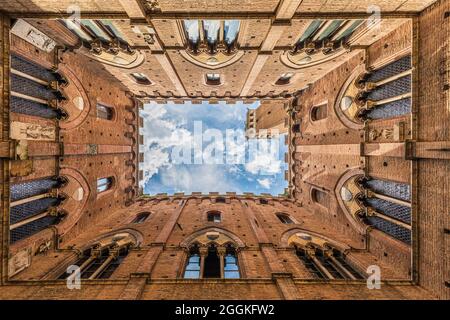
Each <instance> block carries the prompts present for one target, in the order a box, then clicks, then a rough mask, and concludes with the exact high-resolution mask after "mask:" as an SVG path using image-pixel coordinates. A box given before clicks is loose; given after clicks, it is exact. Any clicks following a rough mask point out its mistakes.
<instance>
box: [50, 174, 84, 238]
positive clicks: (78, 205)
mask: <svg viewBox="0 0 450 320" xmlns="http://www.w3.org/2000/svg"><path fill="white" fill-rule="evenodd" d="M60 175H61V176H64V177H65V178H66V179H67V181H68V182H67V184H66V185H65V186H64V187H63V188H62V189H61V192H62V193H64V194H65V195H66V196H67V198H66V200H65V201H64V202H63V204H62V205H61V206H60V209H62V210H64V211H66V212H68V214H67V216H66V217H65V219H63V220H62V221H61V222H60V223H59V224H58V225H57V226H56V228H57V229H58V234H59V235H64V234H65V233H67V232H68V231H69V230H70V229H72V227H73V226H74V225H75V223H77V222H78V220H79V219H80V218H81V215H82V213H83V210H84V207H85V206H86V204H87V201H88V199H89V196H90V193H91V190H90V187H89V183H88V181H87V180H86V178H85V177H84V175H83V174H82V173H81V172H79V171H78V170H76V169H74V168H69V167H63V168H61V170H60Z"/></svg>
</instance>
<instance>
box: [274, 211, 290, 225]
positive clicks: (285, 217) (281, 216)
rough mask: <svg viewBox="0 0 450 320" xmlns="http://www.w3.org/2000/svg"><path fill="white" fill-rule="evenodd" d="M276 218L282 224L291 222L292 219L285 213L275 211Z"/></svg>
mask: <svg viewBox="0 0 450 320" xmlns="http://www.w3.org/2000/svg"><path fill="white" fill-rule="evenodd" d="M277 217H278V219H279V220H280V221H281V222H282V223H284V224H293V223H294V221H292V219H291V218H290V217H289V215H287V214H285V213H277Z"/></svg>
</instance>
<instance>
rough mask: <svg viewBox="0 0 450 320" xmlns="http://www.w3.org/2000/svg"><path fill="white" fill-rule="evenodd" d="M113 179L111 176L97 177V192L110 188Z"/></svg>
mask: <svg viewBox="0 0 450 320" xmlns="http://www.w3.org/2000/svg"><path fill="white" fill-rule="evenodd" d="M113 181H114V179H113V178H112V177H108V178H99V179H97V193H101V192H104V191H106V190H108V189H111V187H112V185H113Z"/></svg>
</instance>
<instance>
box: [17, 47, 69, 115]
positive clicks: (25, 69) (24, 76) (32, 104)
mask: <svg viewBox="0 0 450 320" xmlns="http://www.w3.org/2000/svg"><path fill="white" fill-rule="evenodd" d="M60 80H61V79H59V77H58V75H57V74H56V73H54V72H52V71H51V70H48V69H45V68H43V67H41V66H39V65H37V64H35V63H33V62H31V61H28V60H26V59H24V58H22V57H20V56H18V55H14V54H12V55H11V99H10V110H11V112H15V113H20V114H27V115H31V116H36V117H42V118H46V119H61V118H64V117H65V116H66V115H65V112H64V111H63V110H62V109H58V108H55V105H56V103H57V101H61V100H63V99H64V96H63V95H62V94H61V93H60V92H59V91H58V90H53V89H51V88H50V87H52V86H51V84H53V83H55V84H56V83H57V82H60Z"/></svg>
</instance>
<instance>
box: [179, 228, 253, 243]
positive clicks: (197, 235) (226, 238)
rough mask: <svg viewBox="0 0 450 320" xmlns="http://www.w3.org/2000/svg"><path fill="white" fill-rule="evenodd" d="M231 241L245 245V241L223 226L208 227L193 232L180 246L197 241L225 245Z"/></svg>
mask: <svg viewBox="0 0 450 320" xmlns="http://www.w3.org/2000/svg"><path fill="white" fill-rule="evenodd" d="M230 242H231V243H234V244H236V245H237V247H238V248H244V247H245V244H244V242H243V241H242V240H241V239H240V238H239V237H238V236H236V235H235V234H234V233H232V232H230V231H228V230H225V229H222V228H214V227H212V228H211V227H207V228H203V229H200V230H198V231H196V232H194V233H192V234H191V235H190V236H188V237H187V238H186V239H184V240H183V241H182V242H181V243H180V246H181V247H183V248H189V247H190V246H191V245H193V244H195V243H197V244H200V245H207V244H209V243H216V244H217V245H225V244H227V243H230Z"/></svg>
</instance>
